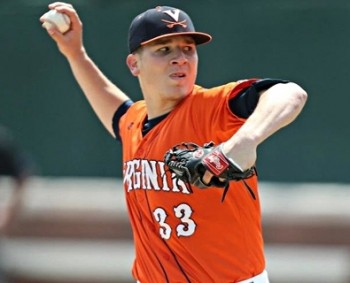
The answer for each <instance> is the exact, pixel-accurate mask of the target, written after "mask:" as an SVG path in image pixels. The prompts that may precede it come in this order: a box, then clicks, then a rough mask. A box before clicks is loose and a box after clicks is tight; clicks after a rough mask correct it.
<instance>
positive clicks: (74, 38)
mask: <svg viewBox="0 0 350 283" xmlns="http://www.w3.org/2000/svg"><path fill="white" fill-rule="evenodd" d="M49 8H50V9H55V10H57V11H58V12H62V13H65V14H66V15H68V16H69V17H70V20H71V28H70V30H69V31H68V32H67V33H65V34H61V33H60V32H59V31H58V30H56V29H50V30H48V34H49V35H50V36H51V38H52V39H53V40H54V41H55V42H56V43H57V46H58V48H59V50H60V52H61V53H62V54H63V55H64V56H65V57H66V58H67V60H68V62H69V65H70V67H71V69H72V72H73V74H74V77H75V79H76V80H77V82H78V84H79V86H80V87H81V89H82V90H83V92H84V94H85V96H86V98H87V99H88V101H89V103H90V105H91V107H92V108H93V110H94V111H95V113H96V115H97V116H98V118H99V119H100V121H101V122H102V124H103V125H104V126H105V128H106V129H107V130H108V131H109V132H110V134H112V135H114V133H113V129H112V118H113V115H114V113H115V111H116V110H117V109H118V107H119V106H120V105H121V104H122V103H123V102H124V101H126V100H128V99H129V97H128V96H127V95H126V94H125V93H124V92H122V91H121V90H120V89H119V88H118V87H117V86H116V85H114V84H113V83H112V82H111V81H110V80H109V79H108V78H107V77H106V76H105V75H104V74H103V73H102V72H101V70H100V69H99V68H98V67H97V66H96V64H95V63H94V62H93V61H92V59H91V58H90V57H89V55H88V54H87V52H86V50H85V47H84V44H83V39H82V34H83V25H82V22H81V20H80V18H79V16H78V14H77V12H76V11H75V9H74V7H73V6H72V5H70V4H67V3H62V2H55V3H52V4H50V5H49ZM41 21H42V19H41Z"/></svg>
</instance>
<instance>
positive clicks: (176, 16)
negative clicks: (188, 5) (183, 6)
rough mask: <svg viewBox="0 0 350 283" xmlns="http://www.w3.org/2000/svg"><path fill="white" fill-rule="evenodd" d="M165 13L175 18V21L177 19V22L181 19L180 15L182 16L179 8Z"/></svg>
mask: <svg viewBox="0 0 350 283" xmlns="http://www.w3.org/2000/svg"><path fill="white" fill-rule="evenodd" d="M163 13H164V14H167V15H169V16H170V17H172V18H173V19H174V21H176V22H178V21H179V16H180V10H179V9H174V10H166V11H164V12H163Z"/></svg>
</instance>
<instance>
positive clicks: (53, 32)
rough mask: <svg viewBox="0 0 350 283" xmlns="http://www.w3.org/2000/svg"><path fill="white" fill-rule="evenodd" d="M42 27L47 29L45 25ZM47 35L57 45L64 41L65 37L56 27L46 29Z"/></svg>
mask: <svg viewBox="0 0 350 283" xmlns="http://www.w3.org/2000/svg"><path fill="white" fill-rule="evenodd" d="M42 27H43V28H44V29H46V28H45V27H44V26H43V25H42ZM46 31H47V33H48V34H49V35H50V36H51V37H52V39H53V40H55V41H56V42H57V43H59V42H61V41H63V37H64V35H63V34H62V33H61V32H60V31H59V30H58V29H57V28H55V27H50V28H47V29H46Z"/></svg>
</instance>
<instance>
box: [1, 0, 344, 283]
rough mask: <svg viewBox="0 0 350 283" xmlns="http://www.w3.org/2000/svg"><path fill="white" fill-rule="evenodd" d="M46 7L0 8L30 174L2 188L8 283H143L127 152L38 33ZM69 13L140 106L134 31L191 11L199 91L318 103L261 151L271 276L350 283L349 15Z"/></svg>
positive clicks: (7, 83)
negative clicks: (282, 82) (248, 84)
mask: <svg viewBox="0 0 350 283" xmlns="http://www.w3.org/2000/svg"><path fill="white" fill-rule="evenodd" d="M49 3H50V1H43V0H30V1H28V0H0V16H1V17H0V24H1V29H0V75H1V77H0V125H1V126H3V127H4V128H6V129H7V131H8V132H9V133H11V140H12V141H13V143H14V144H15V145H16V148H17V149H18V150H17V151H16V153H14V154H13V156H22V157H23V156H24V157H25V158H24V159H23V158H17V157H16V158H14V160H17V161H18V160H22V161H23V160H26V162H25V164H26V166H23V167H21V166H20V165H18V162H17V161H16V162H14V163H13V164H17V166H15V165H13V164H12V163H11V164H12V165H11V166H12V167H11V168H12V169H13V170H10V171H6V170H5V171H3V174H2V175H5V176H4V177H3V178H0V226H1V223H7V224H6V225H4V224H3V227H4V226H6V229H5V228H4V229H3V232H2V237H1V240H0V263H1V264H0V266H1V269H0V270H1V271H0V274H2V275H0V282H1V283H5V282H11V283H12V282H15V283H22V282H23V283H29V282H31V283H44V282H45V283H51V282H55V283H60V282H65V283H89V282H95V283H96V282H100V283H104V282H106V283H107V282H114V283H116V282H120V283H122V282H123V283H128V282H133V281H132V279H131V277H130V268H131V264H132V257H133V246H132V242H131V232H130V227H129V224H128V221H127V218H126V211H125V203H124V198H123V192H122V181H121V175H122V169H121V147H120V144H119V143H118V142H116V141H115V140H113V138H111V137H110V136H109V135H108V133H107V132H106V131H105V130H104V128H103V127H102V125H101V124H100V122H99V121H98V120H97V119H96V117H95V114H94V113H93V112H92V110H91V109H90V107H89V105H88V103H87V102H86V100H85V98H84V96H83V94H82V92H81V91H80V89H79V87H78V85H77V84H76V82H75V80H74V78H73V76H72V74H71V71H70V69H69V66H68V64H67V62H66V61H65V59H64V58H63V56H62V55H61V54H60V53H59V52H58V50H57V48H56V45H55V43H54V42H53V41H52V40H51V39H50V38H49V37H48V35H47V34H46V31H45V30H43V29H42V28H41V23H40V22H39V17H40V16H41V15H42V14H43V13H45V12H46V11H47V5H48V4H49ZM71 3H72V4H73V5H74V6H75V8H76V9H77V10H78V12H79V15H80V18H81V20H82V21H83V23H84V42H85V46H86V48H87V50H88V52H89V54H90V56H91V57H92V58H93V59H94V60H95V62H96V63H97V65H98V66H99V67H100V68H101V69H102V70H103V72H104V73H105V74H106V75H107V76H108V77H109V78H110V79H111V80H112V81H113V82H115V83H116V84H118V86H119V87H120V88H122V89H123V90H124V91H125V92H127V93H128V94H129V96H131V97H132V98H133V99H134V100H138V99H141V94H140V90H139V86H138V82H137V80H136V79H135V78H134V77H132V76H131V75H130V73H129V70H128V69H127V67H126V64H125V58H126V56H127V54H128V51H127V31H128V27H129V24H130V22H131V20H132V19H133V17H134V16H135V15H137V14H139V13H140V12H142V11H144V10H145V9H147V8H151V7H155V6H157V5H171V6H177V7H179V8H181V9H184V10H185V11H187V12H188V13H189V14H190V15H191V17H192V20H193V21H194V23H195V26H196V28H197V30H200V31H205V32H208V33H210V34H212V36H213V41H212V42H211V43H210V44H208V45H205V46H201V47H199V48H198V52H199V56H200V64H199V75H198V80H197V83H198V84H200V85H202V86H205V87H211V86H215V85H218V84H223V83H226V82H229V81H235V80H239V79H244V78H251V77H272V78H285V79H290V80H292V81H295V82H297V83H299V84H300V85H302V86H303V87H304V88H305V89H306V90H307V92H308V94H309V100H308V102H307V105H306V107H305V109H304V111H303V112H302V114H301V115H300V116H299V117H298V119H297V120H296V121H295V122H294V123H293V124H292V125H290V126H289V127H288V128H286V129H283V130H282V131H280V132H279V133H278V134H277V135H275V136H273V137H272V138H270V139H269V140H267V141H266V142H265V143H264V144H263V145H261V146H260V148H259V153H258V154H259V159H258V169H259V175H260V179H261V186H260V190H261V198H262V209H263V222H264V223H263V224H264V233H265V239H266V253H267V264H268V270H269V272H270V277H271V282H275V283H291V282H306V283H314V282H315V283H316V282H318V283H323V282H333V283H338V282H339V283H349V282H350V205H349V203H350V185H349V184H350V174H349V173H348V171H349V170H348V168H349V160H350V149H349V146H348V144H349V142H348V140H347V139H348V138H349V137H350V127H349V125H348V124H349V117H348V116H347V113H348V107H349V105H350V95H349V90H348V82H349V71H348V69H349V65H350V64H349V63H350V53H349V50H350V37H349V29H350V17H349V14H350V2H349V1H348V0H335V1H330V0H265V1H258V0H246V1H236V0H221V1H217V0H191V1H180V0H177V1H176V0H168V1H163V0H159V1H153V0H152V1H151V0H144V1H137V0H75V1H74V0H73V1H71ZM199 107H200V106H199ZM0 134H1V132H0ZM5 136H7V135H5ZM0 137H1V135H0ZM5 144H6V143H5ZM12 149H13V148H12ZM13 152H14V151H13ZM3 156H4V155H1V154H0V158H2V160H0V161H3V162H4V160H5V159H6V158H7V157H3ZM6 160H7V159H6ZM0 164H1V163H0ZM21 164H23V163H21ZM0 167H1V166H0ZM14 168H15V169H16V168H17V169H16V170H15V169H14ZM26 168H27V169H28V170H27V169H26ZM19 172H22V173H23V174H22V173H21V174H20V173H19ZM11 176H12V177H13V178H12V177H11ZM0 177H1V176H0ZM9 219H11V221H9ZM1 280H2V281H1Z"/></svg>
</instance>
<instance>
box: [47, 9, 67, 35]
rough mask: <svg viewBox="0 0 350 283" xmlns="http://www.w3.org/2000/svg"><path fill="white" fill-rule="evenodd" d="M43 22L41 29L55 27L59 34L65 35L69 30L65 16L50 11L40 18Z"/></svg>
mask: <svg viewBox="0 0 350 283" xmlns="http://www.w3.org/2000/svg"><path fill="white" fill-rule="evenodd" d="M42 19H43V20H44V23H43V25H42V26H43V27H44V28H46V29H49V28H51V27H56V28H57V29H58V30H59V31H60V32H61V33H65V32H67V31H68V30H69V28H70V19H69V17H68V16H67V15H66V14H63V13H60V12H57V11H56V10H50V11H48V12H47V13H45V14H44V15H43V17H42Z"/></svg>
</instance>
